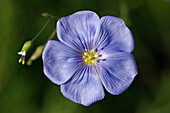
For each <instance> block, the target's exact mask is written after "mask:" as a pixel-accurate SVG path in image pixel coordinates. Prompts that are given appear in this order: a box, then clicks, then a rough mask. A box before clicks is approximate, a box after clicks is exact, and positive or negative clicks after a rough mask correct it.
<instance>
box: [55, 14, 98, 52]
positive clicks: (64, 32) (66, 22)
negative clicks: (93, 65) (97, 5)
mask: <svg viewBox="0 0 170 113" xmlns="http://www.w3.org/2000/svg"><path fill="white" fill-rule="evenodd" d="M99 24H100V19H99V17H98V15H97V14H96V13H94V12H91V11H80V12H77V13H75V14H72V15H70V16H67V17H63V18H61V19H60V20H59V21H58V22H57V36H58V38H59V40H60V41H62V42H63V43H65V44H67V45H69V46H71V47H73V48H74V49H76V50H83V51H84V49H91V46H92V39H93V38H94V35H95V33H96V30H97V28H99V26H100V25H99Z"/></svg>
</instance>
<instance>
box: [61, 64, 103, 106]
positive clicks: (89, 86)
mask: <svg viewBox="0 0 170 113" xmlns="http://www.w3.org/2000/svg"><path fill="white" fill-rule="evenodd" d="M61 92H62V93H63V95H64V96H65V97H66V98H68V99H70V100H72V101H74V102H77V103H80V104H83V105H85V106H89V105H90V104H92V103H93V102H96V101H98V100H101V99H103V98H104V90H103V86H102V83H101V81H100V80H99V77H98V75H97V73H96V71H95V69H94V67H93V66H87V65H84V67H82V68H80V69H79V70H78V71H77V72H76V73H75V75H74V76H73V77H72V78H71V79H70V80H69V81H68V82H67V83H65V84H63V85H61Z"/></svg>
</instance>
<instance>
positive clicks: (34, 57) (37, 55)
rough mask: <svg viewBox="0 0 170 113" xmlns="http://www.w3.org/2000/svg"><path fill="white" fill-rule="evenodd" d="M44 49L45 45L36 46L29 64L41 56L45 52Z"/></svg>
mask: <svg viewBox="0 0 170 113" xmlns="http://www.w3.org/2000/svg"><path fill="white" fill-rule="evenodd" d="M43 49H44V45H40V46H38V47H37V48H36V50H35V52H34V53H33V54H32V56H31V57H30V59H29V60H28V62H27V65H29V66H30V65H31V64H32V61H34V60H36V59H37V58H39V57H40V56H41V54H42V52H43Z"/></svg>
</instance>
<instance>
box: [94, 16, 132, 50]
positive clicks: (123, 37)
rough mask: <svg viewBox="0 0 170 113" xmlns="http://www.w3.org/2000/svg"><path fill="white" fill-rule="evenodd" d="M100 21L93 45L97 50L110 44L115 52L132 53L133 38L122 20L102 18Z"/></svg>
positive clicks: (109, 17)
mask: <svg viewBox="0 0 170 113" xmlns="http://www.w3.org/2000/svg"><path fill="white" fill-rule="evenodd" d="M101 21H102V23H101V27H100V30H99V31H98V33H97V34H98V35H96V36H95V40H96V41H95V45H96V47H97V48H98V49H100V48H104V47H106V46H108V45H109V44H112V46H113V45H114V48H115V50H117V51H124V52H132V51H133V49H134V40H133V36H132V34H131V32H130V30H129V29H128V28H127V27H126V25H125V23H124V21H123V20H122V19H120V18H117V17H113V16H104V17H102V18H101Z"/></svg>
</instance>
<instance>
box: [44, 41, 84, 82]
mask: <svg viewBox="0 0 170 113" xmlns="http://www.w3.org/2000/svg"><path fill="white" fill-rule="evenodd" d="M42 58H43V63H44V73H45V75H46V76H47V77H48V78H49V79H50V80H51V81H52V82H54V83H55V84H63V83H65V82H66V81H68V80H69V79H70V78H71V77H72V75H73V74H74V73H75V71H76V70H77V69H78V68H79V66H80V65H81V63H82V61H83V60H82V58H81V55H80V54H79V53H77V52H75V51H74V50H73V49H72V48H70V47H68V46H67V45H65V44H63V43H62V42H59V41H54V40H50V41H48V43H47V44H46V46H45V48H44V51H43V56H42Z"/></svg>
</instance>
